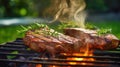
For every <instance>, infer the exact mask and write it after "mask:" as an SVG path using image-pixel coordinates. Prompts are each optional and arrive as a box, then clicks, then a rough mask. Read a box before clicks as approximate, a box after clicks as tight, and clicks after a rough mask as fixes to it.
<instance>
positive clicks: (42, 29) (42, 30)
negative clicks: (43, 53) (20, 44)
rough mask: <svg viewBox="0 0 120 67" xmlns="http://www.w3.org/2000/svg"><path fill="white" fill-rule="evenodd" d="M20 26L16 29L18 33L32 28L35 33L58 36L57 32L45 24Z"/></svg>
mask: <svg viewBox="0 0 120 67" xmlns="http://www.w3.org/2000/svg"><path fill="white" fill-rule="evenodd" d="M20 27H21V28H22V29H21V30H17V31H18V33H24V32H26V31H28V30H34V33H36V34H42V35H47V36H48V35H49V36H55V37H56V36H58V35H59V33H58V32H57V31H55V30H53V29H51V28H49V27H48V26H47V25H46V24H43V23H34V24H32V25H29V26H26V27H25V26H23V25H20Z"/></svg>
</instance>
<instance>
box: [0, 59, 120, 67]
mask: <svg viewBox="0 0 120 67" xmlns="http://www.w3.org/2000/svg"><path fill="white" fill-rule="evenodd" d="M0 61H2V62H15V63H32V64H43V65H59V66H82V67H106V66H105V65H104V66H103V65H98V64H99V63H104V64H105V62H97V63H98V64H95V65H92V64H87V65H83V64H75V65H74V64H68V63H56V62H51V61H49V62H48V61H27V60H26V61H21V60H6V59H0ZM82 63H83V62H82ZM94 63H95V62H94ZM106 63H108V64H111V63H115V64H119V63H117V62H113V61H110V62H106Z"/></svg>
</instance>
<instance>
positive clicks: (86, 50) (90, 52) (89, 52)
mask: <svg viewBox="0 0 120 67" xmlns="http://www.w3.org/2000/svg"><path fill="white" fill-rule="evenodd" d="M80 51H83V53H82V54H81V53H73V54H72V56H78V57H80V56H93V50H89V45H88V44H87V45H86V46H85V48H83V49H80ZM64 55H66V56H67V55H68V54H65V53H64ZM67 60H76V61H95V60H94V59H93V58H73V57H72V58H67ZM68 64H71V65H75V64H82V65H87V64H88V63H84V62H81V63H80V62H69V63H68Z"/></svg>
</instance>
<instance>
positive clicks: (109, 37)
mask: <svg viewBox="0 0 120 67" xmlns="http://www.w3.org/2000/svg"><path fill="white" fill-rule="evenodd" d="M64 33H65V35H69V36H72V37H75V38H78V39H80V40H81V42H82V44H83V46H86V45H87V44H88V45H89V48H90V49H100V50H109V49H114V48H117V47H118V45H119V40H118V38H117V37H116V36H114V35H113V34H105V35H101V36H98V35H97V31H95V30H87V29H83V28H67V29H65V30H64Z"/></svg>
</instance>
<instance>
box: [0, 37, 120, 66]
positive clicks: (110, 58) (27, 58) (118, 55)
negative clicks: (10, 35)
mask: <svg viewBox="0 0 120 67" xmlns="http://www.w3.org/2000/svg"><path fill="white" fill-rule="evenodd" d="M119 49H120V47H118V48H117V49H115V50H112V51H99V50H96V51H94V55H95V56H71V55H67V56H65V55H62V54H58V55H56V58H49V54H46V55H45V57H42V55H43V54H44V53H45V52H42V53H37V52H35V51H32V50H30V49H29V48H28V47H27V46H25V45H24V43H23V40H22V39H21V38H18V39H16V40H15V41H13V42H8V43H6V44H2V45H0V65H1V67H21V65H19V64H21V63H22V65H23V64H26V65H28V66H25V67H30V65H31V64H32V66H31V67H35V66H34V65H35V64H41V65H42V67H49V65H57V66H59V67H63V66H64V67H66V66H73V67H74V66H78V67H80V66H81V67H120V50H119ZM13 51H17V52H18V53H11V52H13ZM8 56H9V57H12V58H8ZM68 57H74V58H94V59H96V61H89V60H88V61H77V60H66V58H68ZM68 62H78V63H88V64H87V65H83V64H75V65H74V64H68ZM11 64H12V65H11ZM17 64H18V65H19V66H15V65H17ZM10 65H11V66H10ZM106 65H107V66H106Z"/></svg>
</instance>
